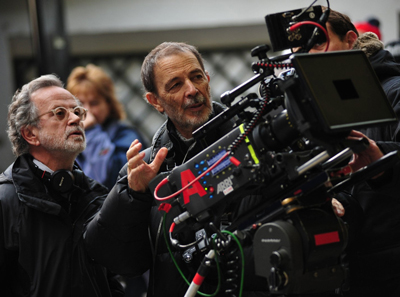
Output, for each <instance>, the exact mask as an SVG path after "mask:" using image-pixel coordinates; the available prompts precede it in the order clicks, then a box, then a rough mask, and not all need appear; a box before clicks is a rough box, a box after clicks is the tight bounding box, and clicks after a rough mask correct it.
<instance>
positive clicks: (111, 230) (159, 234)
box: [85, 104, 268, 297]
mask: <svg viewBox="0 0 400 297" xmlns="http://www.w3.org/2000/svg"><path fill="white" fill-rule="evenodd" d="M221 110H222V109H221V107H220V106H218V105H216V104H214V111H216V112H217V113H219V112H221ZM231 129H232V123H231V122H230V123H228V124H227V125H226V127H224V126H222V127H219V129H216V130H214V131H212V132H210V133H209V135H207V137H206V139H205V144H204V145H205V147H207V146H209V145H210V144H212V143H213V142H215V141H216V140H218V139H219V138H220V137H221V136H223V135H224V134H226V133H227V132H229V131H230V130H231ZM163 146H165V147H167V148H168V149H169V153H168V156H167V158H166V161H165V163H164V164H163V165H162V169H161V170H160V171H161V172H165V171H167V170H168V169H172V167H173V166H174V165H180V164H181V163H182V162H183V161H185V160H188V159H190V158H191V157H193V156H194V155H195V154H197V153H198V152H200V151H201V150H202V149H203V147H202V146H201V145H199V144H196V145H195V146H194V147H193V148H192V149H191V150H189V151H188V147H187V146H186V145H185V144H184V143H183V142H182V141H181V140H180V139H179V136H178V135H177V134H176V131H175V129H174V128H173V126H172V125H171V123H170V122H169V121H167V122H166V123H165V124H164V125H163V126H162V127H161V128H160V129H159V131H158V132H157V133H156V135H155V136H154V138H153V145H152V147H151V149H150V150H151V152H150V153H149V154H148V159H149V161H150V162H151V161H152V159H153V158H154V156H155V154H156V152H157V151H158V150H159V149H160V148H161V147H163ZM126 173H127V168H126V165H125V167H124V168H123V169H122V170H121V172H120V176H121V179H119V181H118V182H117V184H116V186H115V187H114V188H113V189H112V190H111V192H110V194H109V196H108V197H107V199H106V201H105V203H104V206H103V208H102V209H101V211H100V213H99V214H98V215H97V216H96V217H95V218H94V220H93V221H92V222H91V223H90V224H89V225H88V230H87V233H86V237H85V240H86V242H87V245H88V247H89V252H90V254H91V256H92V257H93V258H94V259H96V260H97V261H99V262H100V263H102V264H103V265H105V266H106V267H108V268H109V269H110V270H112V271H113V272H115V273H118V274H127V275H131V276H137V275H140V274H142V273H143V272H145V271H146V270H148V269H150V270H151V274H150V284H149V290H148V294H147V296H148V297H151V296H184V294H185V292H186V290H187V289H188V285H187V284H186V283H185V282H184V281H183V279H182V277H181V275H180V274H179V272H178V270H177V269H176V267H175V265H174V263H173V262H172V259H171V257H170V255H169V253H168V250H167V246H166V243H165V238H164V235H163V229H162V228H161V224H160V222H161V212H159V211H158V210H157V208H158V207H157V206H155V205H154V198H153V197H152V195H151V193H150V192H147V193H145V194H143V193H137V192H133V191H132V190H130V189H129V187H128V184H127V177H126ZM252 199H257V197H256V196H254V198H249V199H243V204H242V206H243V205H245V204H247V207H251V201H252ZM243 208H246V207H243ZM167 226H169V225H167ZM148 232H150V237H149V233H148ZM183 234H184V236H188V238H189V237H190V239H189V240H188V241H192V240H193V238H194V234H193V232H191V231H187V232H183ZM245 253H246V268H245V271H246V275H245V280H244V282H245V284H244V296H266V295H267V291H268V290H267V287H268V286H267V282H266V280H265V279H263V278H261V277H257V276H255V275H254V261H253V256H252V251H251V249H245ZM174 257H175V259H176V261H177V263H178V265H179V267H180V269H181V270H182V273H183V274H184V275H185V276H186V278H187V279H188V280H189V282H190V281H191V280H192V278H193V276H194V275H195V273H196V270H197V269H198V267H199V265H200V261H201V260H202V259H203V256H201V257H198V258H197V257H195V259H194V260H193V262H191V263H190V264H186V263H185V262H184V261H183V260H182V255H181V254H180V253H179V252H178V251H176V250H175V251H174ZM215 289H216V277H215V272H211V274H210V275H208V277H207V278H206V280H205V282H204V283H203V285H202V286H201V288H200V291H202V292H205V293H213V292H214V291H215ZM256 294H260V295H256ZM222 295H224V294H223V292H222V291H220V293H219V294H218V296H222Z"/></svg>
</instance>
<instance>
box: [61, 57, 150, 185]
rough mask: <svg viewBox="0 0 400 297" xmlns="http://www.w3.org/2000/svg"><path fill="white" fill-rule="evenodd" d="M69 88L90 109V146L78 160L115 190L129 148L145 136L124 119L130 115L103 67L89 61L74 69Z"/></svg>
mask: <svg viewBox="0 0 400 297" xmlns="http://www.w3.org/2000/svg"><path fill="white" fill-rule="evenodd" d="M67 90H68V91H70V92H71V93H72V94H73V95H75V96H76V97H78V99H79V100H80V101H81V102H82V104H83V106H84V107H85V108H86V109H88V114H87V118H86V120H85V121H84V126H85V133H86V143H87V147H86V149H85V150H84V151H83V152H82V153H81V154H80V155H79V156H78V158H77V162H78V164H79V165H80V166H81V167H82V169H83V171H84V172H85V174H86V175H88V176H89V177H91V178H93V179H95V180H97V181H99V182H101V183H102V184H104V185H105V186H106V187H108V189H109V190H111V188H112V187H113V186H114V184H115V182H116V180H117V176H118V172H119V170H120V169H121V168H122V166H123V165H124V164H125V163H126V151H127V150H128V149H129V146H130V145H131V143H132V141H133V140H135V139H139V140H140V142H142V141H144V139H143V137H142V136H141V135H140V133H139V132H138V131H137V130H135V129H134V128H133V127H131V126H129V125H128V124H127V123H125V122H123V120H124V119H125V117H126V115H125V111H124V109H123V106H122V104H121V103H120V102H119V101H118V100H117V98H116V95H115V89H114V83H113V81H112V80H111V78H110V77H109V76H108V75H107V74H106V73H105V72H104V70H102V69H101V68H100V67H98V66H95V65H93V64H89V65H87V66H86V67H81V66H80V67H76V68H74V69H73V70H72V72H71V74H70V76H69V77H68V80H67ZM144 143H146V141H145V142H144ZM143 147H146V145H144V146H143Z"/></svg>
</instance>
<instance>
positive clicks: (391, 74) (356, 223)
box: [341, 33, 400, 297]
mask: <svg viewBox="0 0 400 297" xmlns="http://www.w3.org/2000/svg"><path fill="white" fill-rule="evenodd" d="M357 44H358V45H357V46H356V48H359V49H362V50H363V51H364V52H365V53H366V54H367V57H368V58H369V61H370V62H371V65H372V67H373V69H374V71H375V73H376V75H377V77H378V78H379V81H380V82H381V85H382V87H383V89H384V91H385V93H386V96H387V98H388V100H389V102H390V104H391V105H392V107H393V109H394V111H395V113H396V114H397V116H398V117H399V119H400V64H398V63H396V62H395V61H394V59H393V57H392V55H391V54H390V53H389V52H388V51H386V50H383V44H382V43H381V42H380V41H379V40H377V38H376V36H374V35H373V34H372V33H365V34H363V35H362V36H360V38H359V40H358V41H357ZM399 129H400V121H399V122H397V123H395V124H393V125H390V126H389V125H386V126H381V127H370V128H367V129H365V130H364V131H363V132H364V133H365V134H366V135H367V136H368V137H370V138H371V139H373V140H375V141H377V143H378V145H379V147H380V149H381V150H382V152H383V153H384V154H386V153H389V152H392V151H395V150H399V149H400V143H399V142H391V141H400V134H399ZM393 165H394V167H393V168H391V169H388V170H386V172H385V174H384V175H383V176H381V177H380V178H378V179H376V180H368V181H365V182H362V183H360V184H357V185H356V186H354V187H353V188H352V189H351V190H350V191H349V194H350V195H349V196H345V195H343V196H341V197H345V199H344V200H342V202H343V204H345V208H346V214H345V217H344V219H345V221H347V222H348V225H349V229H350V242H349V245H348V247H347V254H348V260H349V264H350V265H349V267H350V290H348V291H345V292H344V295H345V296H349V297H356V296H367V297H368V296H399V295H400V285H399V284H400V282H399V280H400V228H399V227H400V216H399V215H398V214H399V211H400V203H399V180H400V165H399V164H398V163H397V164H393Z"/></svg>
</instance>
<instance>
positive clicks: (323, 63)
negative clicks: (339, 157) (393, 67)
mask: <svg viewBox="0 0 400 297" xmlns="http://www.w3.org/2000/svg"><path fill="white" fill-rule="evenodd" d="M291 59H292V62H293V64H294V67H295V69H296V73H297V75H298V76H299V78H300V80H301V81H302V83H303V84H304V85H305V86H306V89H307V92H308V95H309V97H310V98H311V101H312V105H313V106H314V108H315V111H316V112H317V114H319V117H320V120H321V119H322V120H323V122H324V123H323V124H324V125H325V127H324V128H325V130H326V131H327V132H334V131H339V130H346V129H347V130H348V129H359V128H364V127H367V126H371V125H380V124H390V123H393V122H396V121H397V118H396V114H395V113H394V111H393V108H392V107H391V105H390V103H389V101H388V99H387V97H386V94H385V92H384V91H383V89H382V86H381V84H380V82H379V80H378V78H377V76H376V74H375V72H374V70H373V69H372V66H371V64H370V62H369V61H368V59H367V57H366V55H365V54H364V53H363V52H362V51H359V50H350V51H335V52H326V53H317V54H294V55H293V56H292V57H291Z"/></svg>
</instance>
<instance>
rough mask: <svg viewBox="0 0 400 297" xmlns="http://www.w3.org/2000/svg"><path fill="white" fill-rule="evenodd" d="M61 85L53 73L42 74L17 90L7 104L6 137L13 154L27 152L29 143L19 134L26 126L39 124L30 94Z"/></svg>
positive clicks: (17, 154)
mask: <svg viewBox="0 0 400 297" xmlns="http://www.w3.org/2000/svg"><path fill="white" fill-rule="evenodd" d="M51 86H56V87H60V88H62V87H63V83H62V81H61V80H60V79H59V78H58V77H56V76H55V75H53V74H48V75H42V76H41V77H38V78H36V79H34V80H32V81H31V82H29V83H27V84H25V85H24V86H23V87H22V88H21V89H20V90H17V91H16V92H15V94H14V96H13V98H12V100H11V104H10V105H9V106H8V129H7V133H8V138H9V139H10V141H11V146H12V150H13V153H14V155H16V156H20V155H22V154H24V153H27V152H29V144H28V143H27V142H26V140H25V139H24V138H23V137H22V135H21V130H22V129H23V128H25V127H27V126H33V127H37V126H38V124H39V118H38V109H37V107H36V105H35V104H34V103H33V102H32V101H31V96H32V94H33V93H34V92H35V91H37V90H39V89H42V88H46V87H51Z"/></svg>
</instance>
